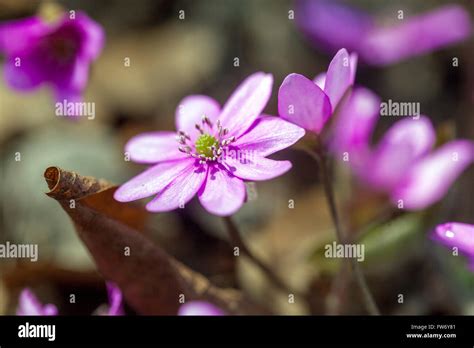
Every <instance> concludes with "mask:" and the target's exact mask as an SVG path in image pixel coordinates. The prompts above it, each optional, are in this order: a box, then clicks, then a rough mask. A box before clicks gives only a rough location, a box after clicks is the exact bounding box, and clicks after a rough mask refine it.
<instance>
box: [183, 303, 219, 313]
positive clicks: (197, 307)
mask: <svg viewBox="0 0 474 348" xmlns="http://www.w3.org/2000/svg"><path fill="white" fill-rule="evenodd" d="M178 315H193V316H195V315H199V316H202V315H225V313H224V312H223V311H222V310H221V309H220V308H217V307H216V306H214V305H213V304H212V303H209V302H204V301H191V302H187V303H185V304H183V305H181V307H179V311H178Z"/></svg>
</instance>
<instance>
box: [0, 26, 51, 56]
mask: <svg viewBox="0 0 474 348" xmlns="http://www.w3.org/2000/svg"><path fill="white" fill-rule="evenodd" d="M50 31H51V28H50V27H48V25H47V24H46V23H44V22H43V21H42V20H41V19H40V18H39V17H28V18H22V19H18V20H13V21H10V22H6V23H2V24H0V51H1V52H3V53H6V54H15V53H16V52H18V51H23V50H24V49H27V48H30V47H31V46H33V45H35V44H36V41H37V40H38V38H39V37H41V36H43V35H46V34H48V33H49V32H50Z"/></svg>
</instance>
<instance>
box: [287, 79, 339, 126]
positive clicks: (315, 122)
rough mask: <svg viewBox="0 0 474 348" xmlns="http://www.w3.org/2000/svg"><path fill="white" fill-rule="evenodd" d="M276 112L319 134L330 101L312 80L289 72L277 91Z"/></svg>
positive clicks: (327, 116)
mask: <svg viewBox="0 0 474 348" xmlns="http://www.w3.org/2000/svg"><path fill="white" fill-rule="evenodd" d="M278 112H279V114H280V116H281V117H283V118H284V119H286V120H287V121H289V122H291V123H294V124H296V125H298V126H300V127H303V128H305V129H306V130H308V131H311V132H314V133H316V134H319V132H320V131H321V130H322V128H323V126H324V124H325V123H326V121H327V119H328V118H329V116H330V115H331V103H330V101H329V98H328V96H327V95H326V94H325V93H324V92H323V91H322V90H321V88H319V87H318V86H316V84H315V83H314V82H313V81H311V80H309V79H307V78H306V77H304V76H303V75H300V74H290V75H288V76H287V77H286V78H285V80H284V81H283V83H282V84H281V86H280V90H279V91H278Z"/></svg>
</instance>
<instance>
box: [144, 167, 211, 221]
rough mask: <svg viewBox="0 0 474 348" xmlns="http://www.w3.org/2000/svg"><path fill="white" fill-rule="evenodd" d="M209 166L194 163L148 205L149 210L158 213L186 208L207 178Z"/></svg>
mask: <svg viewBox="0 0 474 348" xmlns="http://www.w3.org/2000/svg"><path fill="white" fill-rule="evenodd" d="M206 175H207V166H202V165H196V164H195V163H192V164H191V165H190V166H188V167H187V168H186V169H184V170H183V171H182V172H181V173H180V174H178V175H177V176H176V177H175V178H174V180H173V181H172V182H171V183H170V184H169V185H168V186H166V187H165V188H164V189H163V190H161V191H160V192H158V195H157V196H156V197H155V198H153V200H152V201H151V202H149V203H148V204H147V205H146V209H147V210H148V211H151V212H154V213H158V212H166V211H171V210H175V209H177V208H184V205H185V204H186V203H188V202H189V201H190V200H191V199H192V198H193V197H194V196H195V195H196V193H197V192H198V191H199V189H200V188H201V186H202V185H203V183H204V181H205V180H206Z"/></svg>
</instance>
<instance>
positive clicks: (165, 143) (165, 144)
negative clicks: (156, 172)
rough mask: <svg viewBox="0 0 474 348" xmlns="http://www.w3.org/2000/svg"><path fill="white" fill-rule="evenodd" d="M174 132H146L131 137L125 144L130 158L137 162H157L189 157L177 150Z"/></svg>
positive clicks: (177, 145)
mask: <svg viewBox="0 0 474 348" xmlns="http://www.w3.org/2000/svg"><path fill="white" fill-rule="evenodd" d="M178 147H179V144H178V142H177V140H176V133H175V132H148V133H141V134H139V135H136V136H134V137H133V138H131V139H130V140H129V141H128V142H127V145H126V146H125V152H126V153H127V154H128V155H129V156H130V159H131V160H132V161H134V162H138V163H157V162H163V161H169V160H175V159H181V158H186V157H189V155H188V154H185V153H182V152H181V151H179V150H178Z"/></svg>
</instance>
